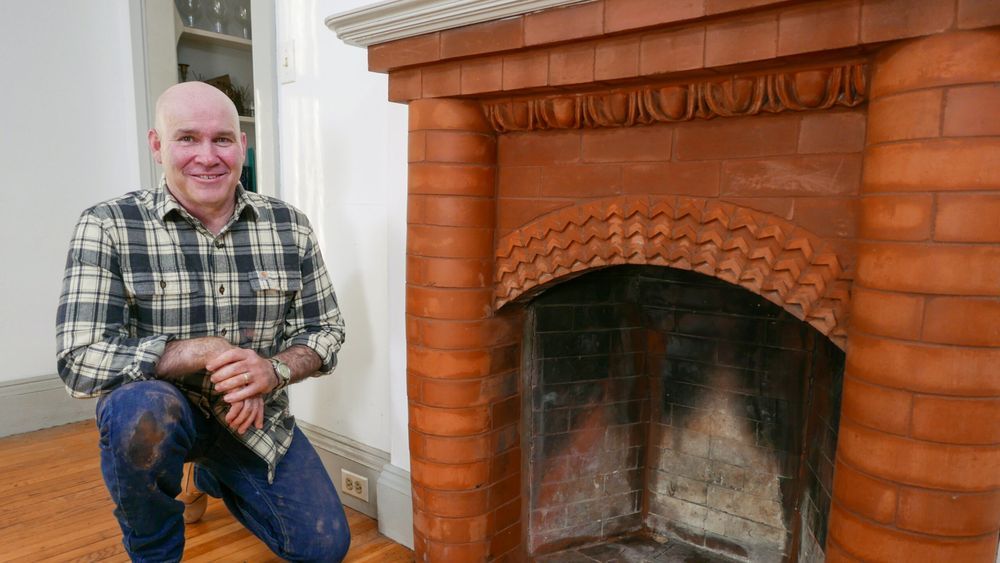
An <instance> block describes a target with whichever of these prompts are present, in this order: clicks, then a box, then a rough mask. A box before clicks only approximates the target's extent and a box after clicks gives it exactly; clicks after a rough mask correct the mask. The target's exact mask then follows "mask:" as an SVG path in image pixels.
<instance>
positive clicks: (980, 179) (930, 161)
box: [865, 138, 1000, 192]
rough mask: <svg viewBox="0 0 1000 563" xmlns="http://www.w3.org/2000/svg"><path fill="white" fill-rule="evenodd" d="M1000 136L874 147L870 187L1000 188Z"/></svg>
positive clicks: (868, 159) (870, 151) (869, 166)
mask: <svg viewBox="0 0 1000 563" xmlns="http://www.w3.org/2000/svg"><path fill="white" fill-rule="evenodd" d="M998 151H1000V139H993V138H985V139H984V138H976V139H939V140H930V141H917V142H911V143H899V144H893V145H880V146H875V147H870V148H869V149H868V153H867V155H866V156H865V189H866V190H868V191H879V192H884V191H947V190H986V189H997V188H1000V158H997V157H996V155H997V154H998Z"/></svg>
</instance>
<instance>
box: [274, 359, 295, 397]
mask: <svg viewBox="0 0 1000 563" xmlns="http://www.w3.org/2000/svg"><path fill="white" fill-rule="evenodd" d="M271 367H272V368H273V369H274V375H275V376H276V377H277V378H278V384H277V385H275V387H274V389H272V390H271V392H272V393H273V392H275V391H280V390H282V389H284V388H285V387H288V386H289V385H291V383H292V369H291V368H290V367H288V364H286V363H285V362H283V361H281V360H279V359H278V358H271Z"/></svg>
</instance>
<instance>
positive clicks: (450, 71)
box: [420, 63, 462, 98]
mask: <svg viewBox="0 0 1000 563" xmlns="http://www.w3.org/2000/svg"><path fill="white" fill-rule="evenodd" d="M421 75H422V82H421V91H420V94H421V97H424V98H443V97H447V96H456V95H458V94H459V93H460V92H461V91H462V83H461V76H462V67H461V65H459V64H458V63H445V64H440V65H434V66H426V67H423V68H422V69H421Z"/></svg>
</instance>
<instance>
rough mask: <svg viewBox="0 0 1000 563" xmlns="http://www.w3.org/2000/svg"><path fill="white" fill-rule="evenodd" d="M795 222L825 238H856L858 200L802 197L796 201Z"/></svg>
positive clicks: (850, 198) (851, 198)
mask: <svg viewBox="0 0 1000 563" xmlns="http://www.w3.org/2000/svg"><path fill="white" fill-rule="evenodd" d="M793 220H794V221H795V224H796V225H799V226H801V227H803V228H805V229H807V230H808V231H809V232H811V233H813V234H814V235H818V236H821V237H823V238H828V237H832V238H851V239H853V238H854V237H855V236H856V232H855V229H856V228H857V224H858V200H857V199H855V198H853V197H849V198H845V197H800V198H796V200H795V211H794V216H793Z"/></svg>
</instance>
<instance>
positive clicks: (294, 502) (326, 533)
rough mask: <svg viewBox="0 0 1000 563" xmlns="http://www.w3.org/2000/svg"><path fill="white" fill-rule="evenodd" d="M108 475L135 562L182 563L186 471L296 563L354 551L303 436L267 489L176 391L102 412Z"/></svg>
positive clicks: (156, 390) (123, 392) (109, 400)
mask: <svg viewBox="0 0 1000 563" xmlns="http://www.w3.org/2000/svg"><path fill="white" fill-rule="evenodd" d="M97 425H98V428H99V429H100V434H101V438H100V443H101V472H102V473H103V474H104V482H105V484H107V486H108V491H109V492H110V493H111V498H112V500H113V501H114V502H115V505H116V506H117V508H116V509H115V517H116V518H118V523H119V525H120V526H121V529H122V543H123V544H124V545H125V549H126V550H127V551H128V553H129V555H130V556H131V557H132V560H133V561H141V562H145V561H150V562H153V561H155V562H157V563H160V562H164V561H180V559H181V555H182V554H183V552H184V519H183V513H184V503H182V502H181V501H179V500H176V498H175V497H176V496H177V495H178V494H180V491H181V474H182V471H183V466H184V462H185V461H194V462H195V463H196V465H195V483H196V484H197V485H198V488H199V489H201V490H202V491H204V492H206V493H208V494H209V495H211V496H213V497H216V498H222V499H223V501H225V503H226V506H227V507H228V508H229V511H230V512H232V513H233V516H235V517H236V519H237V520H239V521H240V522H241V523H242V524H243V525H244V526H246V527H247V528H248V529H249V530H250V531H251V532H253V534H254V535H256V536H257V537H258V538H260V539H261V540H262V541H263V542H264V543H266V544H267V546H268V547H269V548H271V550H272V551H274V552H275V553H276V554H277V555H278V556H280V557H281V558H283V559H286V560H289V561H340V560H341V559H343V558H344V555H345V554H346V553H347V548H348V546H349V545H350V542H351V535H350V530H349V529H348V527H347V518H346V516H345V514H344V508H343V506H341V504H340V498H339V497H338V496H337V491H336V489H334V487H333V483H332V482H331V481H330V477H329V475H328V474H327V472H326V470H325V469H324V468H323V464H322V463H321V462H320V459H319V456H318V455H317V454H316V450H315V449H313V447H312V444H310V443H309V441H308V440H307V439H306V437H305V436H304V435H303V434H302V432H301V431H300V430H299V429H298V428H296V429H295V434H294V438H293V439H292V445H291V447H290V448H289V450H288V453H287V454H285V457H284V458H282V460H281V462H280V463H279V464H278V467H277V469H276V472H275V476H274V483H272V484H268V482H267V465H266V464H265V463H264V461H263V460H261V459H260V458H259V457H257V456H256V455H255V454H254V453H253V452H251V451H250V450H249V449H248V448H247V447H246V446H244V445H243V444H242V443H241V442H239V441H238V440H237V439H235V438H234V437H233V436H232V435H231V434H230V433H229V432H228V431H227V430H226V429H225V428H224V427H223V426H222V425H221V424H219V423H218V422H216V420H215V419H214V418H208V417H206V416H205V415H204V414H203V413H202V412H201V411H200V410H199V409H197V408H196V407H194V406H192V404H191V403H190V402H189V401H188V400H187V398H186V397H185V396H184V395H183V394H182V393H181V392H180V391H179V390H178V389H177V388H176V387H174V386H173V385H171V384H169V383H166V382H163V381H138V382H135V383H129V384H127V385H123V386H122V387H119V388H118V389H116V390H114V391H113V392H112V393H110V394H108V395H105V396H104V397H102V398H101V400H100V401H98V403H97Z"/></svg>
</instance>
